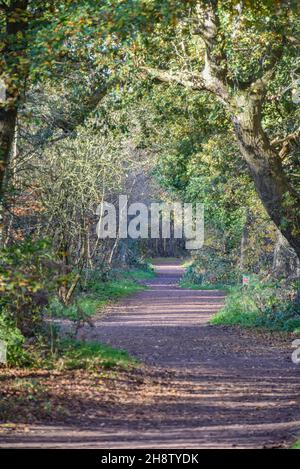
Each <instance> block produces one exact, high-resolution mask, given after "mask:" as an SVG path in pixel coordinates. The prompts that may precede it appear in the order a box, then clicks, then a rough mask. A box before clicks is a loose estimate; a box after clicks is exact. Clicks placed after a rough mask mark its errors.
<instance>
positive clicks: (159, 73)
mask: <svg viewBox="0 0 300 469" xmlns="http://www.w3.org/2000/svg"><path fill="white" fill-rule="evenodd" d="M140 70H142V71H143V72H146V74H147V75H148V76H150V77H151V78H153V79H154V80H157V81H158V82H163V83H174V84H176V85H181V86H184V87H185V88H189V89H191V90H196V91H203V90H206V86H205V83H204V81H203V79H202V78H201V76H200V75H189V76H187V74H185V73H182V72H177V71H176V72H175V71H174V72H172V71H170V70H161V69H159V68H153V67H140Z"/></svg>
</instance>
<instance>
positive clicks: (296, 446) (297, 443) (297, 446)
mask: <svg viewBox="0 0 300 469" xmlns="http://www.w3.org/2000/svg"><path fill="white" fill-rule="evenodd" d="M291 449H300V438H299V440H297V441H296V443H294V444H293V446H292V448H291Z"/></svg>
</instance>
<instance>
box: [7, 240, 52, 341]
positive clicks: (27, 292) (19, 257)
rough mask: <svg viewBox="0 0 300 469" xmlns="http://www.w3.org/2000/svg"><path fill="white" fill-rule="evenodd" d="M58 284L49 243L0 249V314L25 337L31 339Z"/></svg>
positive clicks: (41, 242)
mask: <svg viewBox="0 0 300 469" xmlns="http://www.w3.org/2000/svg"><path fill="white" fill-rule="evenodd" d="M57 281H58V276H57V274H54V273H53V265H52V263H51V255H50V250H49V243H48V242H46V241H43V240H40V241H36V242H32V241H27V240H25V241H23V242H19V243H16V244H14V245H13V246H9V247H6V248H2V249H1V260H0V291H1V298H0V314H2V311H5V314H6V315H7V316H8V317H9V318H10V319H11V320H12V321H13V322H14V324H15V326H16V327H17V328H18V329H20V330H21V331H22V333H23V334H24V335H26V336H30V335H33V334H34V333H35V332H36V330H37V328H39V326H40V325H41V321H42V312H43V309H44V307H45V306H46V305H47V303H48V296H49V294H51V291H52V290H53V289H54V288H55V284H56V282H57Z"/></svg>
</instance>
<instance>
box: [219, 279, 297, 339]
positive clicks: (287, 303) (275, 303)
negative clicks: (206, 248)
mask: <svg viewBox="0 0 300 469" xmlns="http://www.w3.org/2000/svg"><path fill="white" fill-rule="evenodd" d="M282 295H283V289H282V288H280V285H277V284H274V283H267V282H266V283H264V282H259V281H253V282H251V284H250V285H249V286H247V287H242V286H236V287H232V288H231V289H230V291H229V294H228V295H227V297H226V300H225V306H224V308H222V309H221V310H220V311H219V312H217V313H216V314H215V315H214V316H213V318H212V319H211V321H210V322H211V324H215V325H240V326H242V327H250V328H263V329H269V330H273V331H284V332H294V333H298V332H299V331H300V305H298V304H296V303H294V302H293V301H291V300H289V299H288V298H287V297H285V298H284V297H283V296H282Z"/></svg>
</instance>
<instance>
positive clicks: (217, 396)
mask: <svg viewBox="0 0 300 469" xmlns="http://www.w3.org/2000/svg"><path fill="white" fill-rule="evenodd" d="M156 271H157V276H156V277H155V278H154V279H152V280H150V281H148V282H147V284H148V285H149V289H147V290H145V291H141V292H139V293H137V294H135V295H132V296H131V297H130V298H127V299H125V300H123V301H121V302H119V303H118V304H117V305H114V306H113V307H112V308H111V310H110V311H109V312H108V313H107V314H106V315H105V317H104V318H103V317H99V318H96V321H95V326H96V327H95V328H94V329H92V330H91V329H86V330H84V331H83V334H84V335H86V336H88V338H89V339H93V340H99V341H101V342H104V343H107V344H111V345H113V346H115V347H119V348H123V349H125V350H127V351H129V352H130V353H131V354H133V355H134V356H136V357H138V358H139V359H141V360H142V361H143V362H144V363H145V364H146V365H145V367H144V368H143V370H142V371H134V372H133V373H132V375H130V373H129V374H126V373H123V374H122V373H121V375H119V376H118V377H116V379H115V380H113V379H108V380H107V384H106V385H107V389H106V393H107V395H109V396H110V397H108V398H106V397H105V396H106V395H104V394H103V390H101V393H102V394H101V393H100V394H99V395H97V393H96V391H95V389H94V388H92V389H91V390H89V393H88V398H87V400H86V399H85V401H84V404H82V405H85V408H84V414H82V415H81V416H78V418H77V419H76V418H74V416H73V417H72V419H71V420H70V421H68V422H60V423H57V422H56V421H53V422H52V423H51V425H49V424H47V425H35V426H31V427H30V431H29V432H28V433H26V434H25V433H20V434H16V433H14V434H12V435H11V436H8V435H6V436H4V435H3V436H2V437H0V446H1V447H5V446H9V447H12V446H13V447H39V448H41V447H52V448H57V447H63V448H109V449H111V448H138V447H140V448H231V447H238V448H262V447H282V446H283V447H284V446H286V445H287V444H289V443H290V442H291V441H292V440H293V438H294V436H295V435H296V434H297V433H299V431H300V405H299V404H300V379H299V378H300V366H298V365H294V364H293V363H292V361H291V353H292V350H293V349H292V348H291V340H292V339H291V337H290V336H288V335H284V334H272V333H268V332H255V333H254V332H251V331H245V330H241V329H239V328H231V327H220V326H219V327H217V326H211V325H209V324H208V322H207V321H208V319H209V318H210V317H211V315H212V314H213V313H214V312H215V311H217V310H218V309H219V308H220V307H221V306H222V304H223V301H224V295H223V293H222V292H220V291H213V290H210V291H209V290H206V291H204V290H203V291H199V290H187V289H181V288H179V287H178V281H179V280H180V277H181V275H182V273H183V268H182V267H181V265H180V263H179V262H178V261H168V263H160V264H158V265H156ZM85 391H86V388H85V389H84V391H83V392H85ZM74 406H75V407H76V403H75V398H74ZM75 407H74V408H75ZM70 422H71V423H70Z"/></svg>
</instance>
